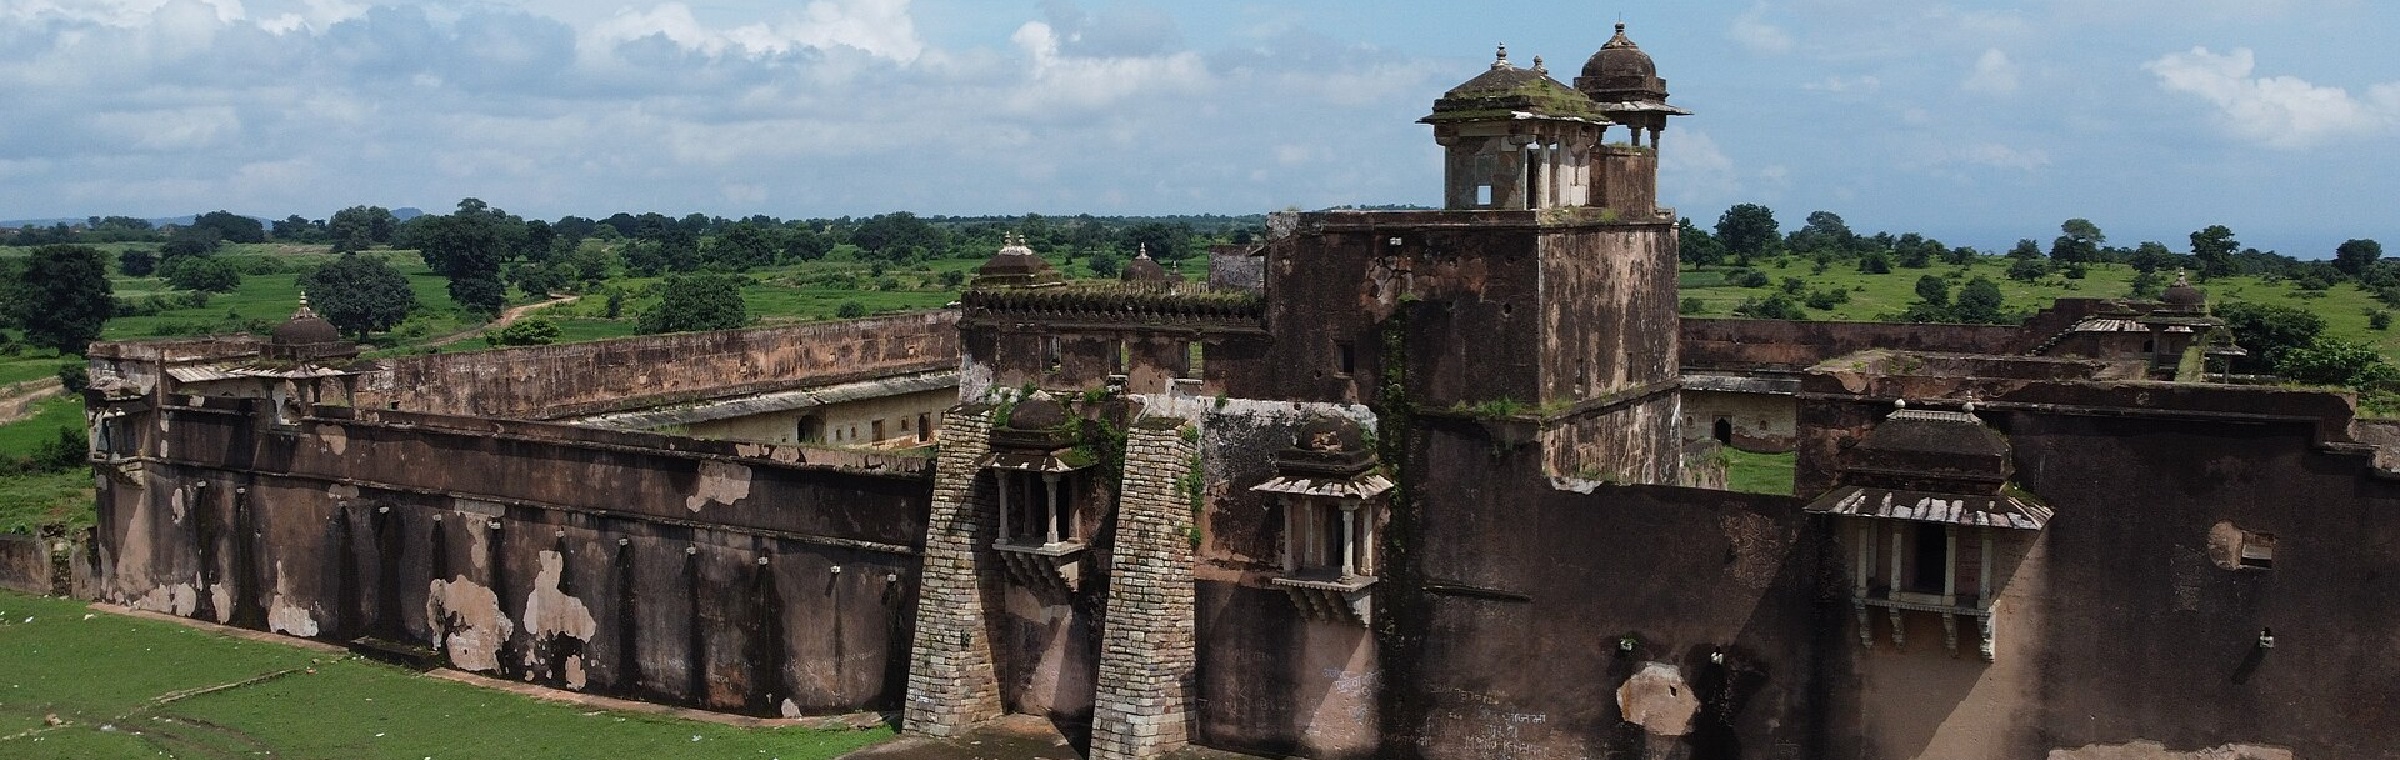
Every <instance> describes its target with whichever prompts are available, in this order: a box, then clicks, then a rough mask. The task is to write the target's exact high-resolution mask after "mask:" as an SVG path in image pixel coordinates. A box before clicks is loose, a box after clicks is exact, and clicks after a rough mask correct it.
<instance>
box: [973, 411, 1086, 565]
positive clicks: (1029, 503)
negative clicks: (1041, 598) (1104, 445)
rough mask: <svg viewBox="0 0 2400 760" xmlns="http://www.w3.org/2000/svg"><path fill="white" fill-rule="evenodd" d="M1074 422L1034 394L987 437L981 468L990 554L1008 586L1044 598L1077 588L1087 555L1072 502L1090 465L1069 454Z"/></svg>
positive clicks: (1076, 432) (1074, 441)
mask: <svg viewBox="0 0 2400 760" xmlns="http://www.w3.org/2000/svg"><path fill="white" fill-rule="evenodd" d="M1080 421H1081V420H1080V419H1079V418H1076V417H1072V416H1070V415H1068V414H1066V411H1065V409H1064V407H1061V406H1060V405H1059V404H1058V403H1057V402H1056V401H1052V400H1050V399H1049V398H1048V397H1047V395H1046V394H1036V396H1035V397H1034V398H1030V399H1027V400H1025V401H1023V402H1021V403H1019V404H1018V405H1017V406H1016V407H1015V408H1014V409H1013V410H1012V411H1011V414H1010V415H1009V420H1008V422H1007V424H1006V425H1005V426H1003V427H1001V428H999V429H996V430H993V431H992V434H991V446H992V452H991V454H990V455H988V456H986V457H985V458H984V460H983V462H982V463H981V465H982V469H983V470H984V471H986V472H988V473H990V477H991V479H992V484H993V490H994V496H995V502H996V503H997V505H998V506H999V526H998V530H997V531H995V533H994V535H995V539H994V540H993V542H992V548H993V549H995V550H997V552H998V554H999V557H1000V560H1001V563H1002V566H1003V567H1005V568H1006V571H1007V573H1008V577H1009V579H1010V580H1012V581H1014V582H1016V583H1018V584H1020V585H1023V586H1026V587H1028V588H1031V589H1033V590H1035V591H1036V592H1040V593H1043V594H1045V595H1052V596H1064V595H1066V594H1070V593H1073V592H1074V591H1075V590H1077V589H1078V588H1080V587H1081V586H1082V581H1083V578H1082V560H1083V559H1084V557H1085V556H1086V554H1087V551H1088V548H1089V547H1088V544H1087V540H1088V539H1087V537H1086V536H1084V535H1083V530H1084V528H1083V517H1084V515H1083V511H1082V509H1081V507H1080V505H1079V503H1078V499H1077V498H1076V494H1077V493H1079V492H1080V490H1081V489H1083V488H1084V487H1085V486H1087V485H1088V483H1086V482H1085V479H1086V478H1087V477H1088V475H1089V473H1088V471H1089V470H1090V469H1091V467H1092V464H1093V462H1091V461H1089V458H1088V457H1086V456H1084V455H1082V454H1081V453H1080V452H1078V451H1077V450H1076V447H1077V446H1078V445H1079V444H1080V443H1082V436H1081V434H1080V431H1081V426H1080V425H1079V424H1078V423H1079V422H1080Z"/></svg>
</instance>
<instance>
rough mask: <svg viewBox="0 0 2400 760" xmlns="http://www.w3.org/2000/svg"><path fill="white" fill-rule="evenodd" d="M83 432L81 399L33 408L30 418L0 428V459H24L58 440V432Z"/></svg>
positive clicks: (65, 399)
mask: <svg viewBox="0 0 2400 760" xmlns="http://www.w3.org/2000/svg"><path fill="white" fill-rule="evenodd" d="M62 427H63V428H72V429H76V430H81V429H83V397H81V396H76V395H72V394H70V395H66V396H61V397H58V398H54V399H50V400H48V401H44V402H42V403H40V404H37V405H35V406H34V413H33V416H32V417H28V418H26V419H24V420H21V421H18V422H17V423H16V424H13V425H0V457H8V456H24V455H26V454H31V453H33V449H34V447H36V446H40V445H42V444H44V443H47V442H49V441H51V440H53V439H56V438H57V437H58V429H59V428H62Z"/></svg>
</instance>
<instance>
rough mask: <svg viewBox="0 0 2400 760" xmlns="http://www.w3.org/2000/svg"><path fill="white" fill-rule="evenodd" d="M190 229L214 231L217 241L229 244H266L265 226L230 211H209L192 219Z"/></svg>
mask: <svg viewBox="0 0 2400 760" xmlns="http://www.w3.org/2000/svg"><path fill="white" fill-rule="evenodd" d="M191 228H192V229H198V230H215V231H216V233H217V237H218V239H221V240H224V241H226V242H231V243H264V242H267V226H266V225H265V224H261V223H260V222H259V221H258V220H256V219H252V218H250V217H246V216H242V215H240V214H236V213H233V212H231V211H211V212H208V213H205V214H201V215H199V216H197V217H193V218H192V225H191Z"/></svg>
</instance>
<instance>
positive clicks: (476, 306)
mask: <svg viewBox="0 0 2400 760" xmlns="http://www.w3.org/2000/svg"><path fill="white" fill-rule="evenodd" d="M450 301H451V302H452V303H455V304H458V308H461V309H465V310H467V311H468V312H469V313H472V314H476V315H478V316H481V317H483V318H484V319H491V318H493V317H497V316H500V307H502V306H505V305H507V304H508V286H507V285H502V284H500V278H499V277H498V276H496V275H483V276H474V277H452V278H450Z"/></svg>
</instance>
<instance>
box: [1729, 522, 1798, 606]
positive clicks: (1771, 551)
mask: <svg viewBox="0 0 2400 760" xmlns="http://www.w3.org/2000/svg"><path fill="white" fill-rule="evenodd" d="M1717 525H1718V527H1719V528H1721V529H1722V530H1724V531H1725V541H1726V543H1728V544H1731V545H1732V547H1733V556H1734V562H1733V566H1732V567H1731V568H1728V571H1729V572H1731V573H1732V574H1733V578H1734V580H1738V581H1741V582H1742V585H1744V586H1749V587H1751V588H1754V589H1765V588H1766V587H1767V585H1768V584H1770V583H1774V582H1775V573H1776V571H1777V570H1778V569H1780V568H1781V567H1782V566H1783V556H1784V546H1785V544H1786V543H1788V541H1787V537H1786V536H1784V535H1782V534H1781V533H1780V532H1779V531H1777V530H1776V529H1775V522H1774V521H1773V520H1769V519H1767V518H1766V517H1765V516H1763V515H1755V514H1750V513H1746V512H1745V513H1742V514H1735V515H1726V516H1723V517H1719V518H1717Z"/></svg>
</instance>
